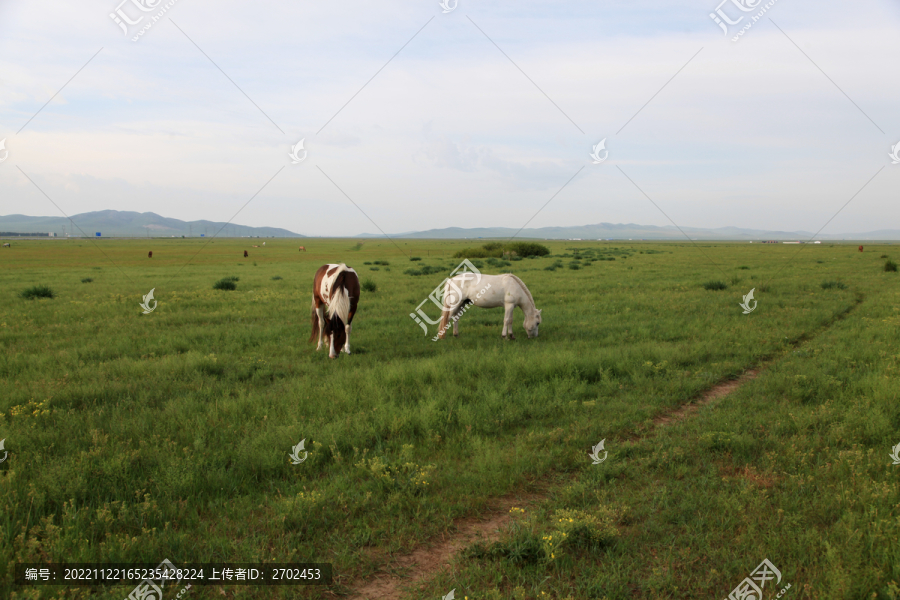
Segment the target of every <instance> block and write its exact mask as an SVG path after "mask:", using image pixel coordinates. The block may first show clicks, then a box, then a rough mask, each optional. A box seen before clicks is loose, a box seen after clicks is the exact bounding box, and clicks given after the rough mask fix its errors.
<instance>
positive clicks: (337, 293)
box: [325, 263, 351, 325]
mask: <svg viewBox="0 0 900 600" xmlns="http://www.w3.org/2000/svg"><path fill="white" fill-rule="evenodd" d="M350 270H351V269H349V268H348V267H347V265H345V264H344V263H341V264H339V265H338V268H337V271H335V272H334V274H332V275H328V274H327V273H326V274H325V276H326V277H329V278H331V282H332V283H331V285H332V288H331V294H332V296H331V298H325V307H326V309H327V311H328V318H329V319H330V318H332V317H333V316H334V315H335V313H336V314H337V316H338V318H340V320H341V321H342V322H343V323H344V324H345V325H346V324H347V317H348V315H349V314H350V292H349V291H348V290H347V288H345V287H341V288H340V289H337V288H336V287H334V284H335V282H336V281H337V278H338V276H339V275H340V274H341V273H343V272H344V271H350Z"/></svg>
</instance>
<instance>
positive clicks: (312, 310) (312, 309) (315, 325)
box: [309, 292, 319, 342]
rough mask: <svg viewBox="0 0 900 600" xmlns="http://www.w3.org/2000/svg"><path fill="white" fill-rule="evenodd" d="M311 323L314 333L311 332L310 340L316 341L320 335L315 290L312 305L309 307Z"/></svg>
mask: <svg viewBox="0 0 900 600" xmlns="http://www.w3.org/2000/svg"><path fill="white" fill-rule="evenodd" d="M309 324H310V326H312V333H311V334H309V341H310V342H315V341H316V339H318V337H319V315H317V314H316V293H315V292H313V296H312V306H311V307H310V309H309Z"/></svg>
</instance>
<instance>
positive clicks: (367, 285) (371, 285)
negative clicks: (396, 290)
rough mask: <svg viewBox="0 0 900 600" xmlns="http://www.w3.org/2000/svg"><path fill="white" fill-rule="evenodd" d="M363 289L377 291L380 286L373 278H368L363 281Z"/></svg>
mask: <svg viewBox="0 0 900 600" xmlns="http://www.w3.org/2000/svg"><path fill="white" fill-rule="evenodd" d="M362 289H363V291H364V292H376V291H378V286H377V285H375V282H374V281H372V280H371V279H366V280H365V281H363V283H362Z"/></svg>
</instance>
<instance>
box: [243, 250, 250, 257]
mask: <svg viewBox="0 0 900 600" xmlns="http://www.w3.org/2000/svg"><path fill="white" fill-rule="evenodd" d="M248 256H250V255H249V254H247V251H246V250H244V258H247V257H248Z"/></svg>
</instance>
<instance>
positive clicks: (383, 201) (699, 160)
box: [0, 0, 900, 236]
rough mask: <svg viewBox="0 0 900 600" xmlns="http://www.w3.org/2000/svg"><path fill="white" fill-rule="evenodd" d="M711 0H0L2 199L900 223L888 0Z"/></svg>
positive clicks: (285, 212)
mask: <svg viewBox="0 0 900 600" xmlns="http://www.w3.org/2000/svg"><path fill="white" fill-rule="evenodd" d="M717 1H718V0H692V1H674V0H672V1H668V0H653V1H652V2H651V1H645V0H621V1H619V0H607V1H599V0H594V1H584V0H579V1H571V2H570V1H545V2H536V1H532V0H522V1H520V2H509V1H508V0H507V1H505V2H500V1H474V0H458V1H457V0H446V2H448V4H447V7H448V8H452V7H453V6H455V8H453V9H452V10H449V12H446V13H445V12H444V9H443V8H442V6H441V4H440V3H439V2H438V1H437V0H427V1H426V0H418V1H416V2H410V1H400V0H385V1H382V2H371V1H367V2H362V1H358V0H347V1H345V2H340V3H312V2H303V3H294V2H273V1H271V0H263V1H259V2H235V1H232V0H220V1H219V2H216V3H210V2H201V1H199V0H167V2H164V1H162V0H126V1H125V2H123V3H122V4H119V2H121V0H97V1H94V0H91V1H89V2H79V3H72V2H62V1H57V0H50V1H48V2H41V3H35V2H26V1H25V0H0V140H5V143H4V146H5V149H0V159H3V160H2V162H0V214H4V215H7V214H27V215H43V216H62V215H73V214H78V213H82V212H88V211H95V210H106V209H115V210H129V211H138V212H155V213H158V214H160V215H163V216H166V217H173V218H177V219H182V220H186V221H189V220H198V219H208V220H212V221H223V222H224V221H232V222H234V223H237V224H241V225H251V226H272V227H283V228H286V229H289V230H291V231H293V232H296V233H300V234H303V235H307V236H352V235H357V234H360V233H364V232H365V233H380V232H386V233H388V234H390V233H402V232H408V231H421V230H427V229H433V228H443V227H512V228H516V229H518V228H520V227H522V226H524V225H526V224H527V225H528V227H547V226H567V225H583V224H590V223H600V222H609V223H637V224H643V225H658V226H664V225H671V224H673V223H674V224H676V225H678V226H681V227H708V228H714V227H726V226H737V227H747V228H758V229H768V230H782V231H794V230H805V231H810V232H817V231H819V230H822V232H823V233H863V232H867V231H873V230H878V229H885V228H898V227H900V225H898V224H900V218H898V217H900V209H898V203H897V199H898V190H900V164H892V162H893V161H892V159H891V157H890V156H889V155H890V153H891V152H892V148H893V147H895V145H897V144H900V113H898V110H897V108H898V104H897V99H898V98H900V77H898V70H900V66H898V65H900V63H898V61H897V59H896V48H897V39H898V31H900V1H898V0H859V1H858V2H854V3H853V4H852V5H851V4H849V3H831V4H830V5H824V3H818V2H810V1H808V0H805V1H801V0H768V2H765V1H763V0H726V1H725V2H724V3H723V4H721V5H718V6H717ZM742 2H743V8H747V9H748V10H747V11H742V10H741V8H742V7H741V6H739V5H740V4H741V3H742ZM142 4H143V6H141V5H142ZM717 8H718V9H719V10H720V11H721V13H722V14H724V15H725V16H727V18H728V19H729V20H731V21H735V20H737V19H738V18H739V17H743V18H742V20H741V21H740V22H739V23H737V24H736V25H730V26H728V27H727V31H728V33H727V34H726V33H725V32H723V30H722V28H720V26H719V25H717V24H716V23H715V22H714V21H713V19H712V18H711V17H710V14H715V11H716V9H717ZM142 9H146V10H142ZM763 10H765V13H764V14H763V15H762V16H761V17H759V18H758V19H757V20H756V21H755V22H754V21H753V20H752V19H753V17H754V16H755V15H758V14H759V13H760V11H763ZM117 11H118V13H117ZM163 11H164V12H163ZM161 12H163V14H162V15H161V16H160V17H159V18H158V19H157V20H156V22H152V19H153V17H154V16H156V15H158V14H159V13H161ZM111 14H113V15H115V14H119V15H124V16H125V17H126V18H127V19H128V20H130V21H136V20H137V19H138V18H141V17H142V20H141V21H140V22H139V23H137V24H135V25H127V24H125V25H123V26H120V25H119V24H117V23H116V22H115V21H114V19H113V18H111V16H110V15H111ZM121 20H122V19H121V18H120V21H121ZM151 22H152V26H151V27H150V28H149V29H146V30H144V32H143V35H140V36H138V32H139V31H141V30H142V27H144V26H145V25H147V24H148V23H151ZM748 23H749V24H750V25H751V26H750V28H749V29H746V30H745V31H744V33H743V35H742V36H740V37H738V38H737V41H733V39H732V38H734V37H735V36H736V35H737V32H738V31H739V30H741V28H742V27H744V26H745V25H747V24H748ZM126 31H127V33H126ZM135 37H137V40H136V41H133V38H135ZM301 140H303V150H299V149H298V151H297V157H298V158H302V157H304V156H305V158H304V159H303V160H302V161H299V162H296V164H295V163H294V160H293V159H292V158H291V157H290V156H289V155H290V153H291V151H292V148H293V147H295V146H296V144H297V143H298V142H300V141H301ZM601 140H605V141H604V146H605V148H604V149H603V150H599V151H598V152H597V156H598V158H604V160H603V161H602V162H599V163H597V164H595V161H594V160H593V159H592V158H591V152H592V150H593V147H594V146H595V145H597V144H598V143H599V142H601ZM897 149H898V150H897V154H900V146H897ZM7 152H8V154H6V153H7ZM4 156H5V159H4ZM826 223H827V225H826ZM823 226H824V229H822V228H823Z"/></svg>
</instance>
